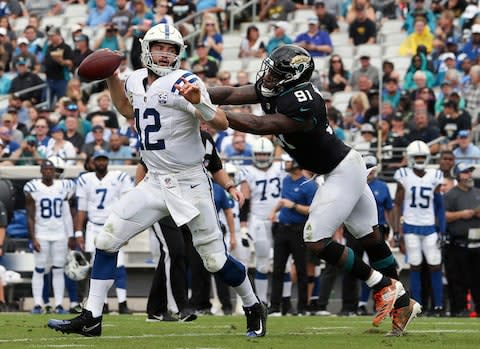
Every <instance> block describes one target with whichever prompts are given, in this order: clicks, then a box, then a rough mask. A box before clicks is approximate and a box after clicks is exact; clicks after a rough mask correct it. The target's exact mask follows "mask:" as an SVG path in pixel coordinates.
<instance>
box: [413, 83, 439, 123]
mask: <svg viewBox="0 0 480 349" xmlns="http://www.w3.org/2000/svg"><path fill="white" fill-rule="evenodd" d="M410 98H411V100H412V101H415V102H416V101H418V100H420V99H421V100H423V101H424V102H425V105H426V106H427V111H428V115H429V117H431V118H433V117H434V116H435V102H436V97H435V92H434V91H433V90H432V89H431V88H428V87H426V86H423V87H419V88H417V89H416V90H414V91H412V92H411V93H410Z"/></svg>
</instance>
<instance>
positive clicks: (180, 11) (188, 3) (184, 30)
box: [170, 0, 197, 37]
mask: <svg viewBox="0 0 480 349" xmlns="http://www.w3.org/2000/svg"><path fill="white" fill-rule="evenodd" d="M170 5H171V8H170V12H171V14H172V16H173V22H174V23H177V22H178V21H180V20H182V19H184V18H186V17H188V16H190V15H193V14H195V13H196V12H197V6H196V5H195V2H194V1H193V0H177V1H173V2H172V3H170ZM177 28H178V30H179V31H180V33H181V34H182V36H183V37H186V36H187V35H188V34H189V33H192V32H193V31H194V30H195V27H194V25H193V20H189V21H186V22H183V23H181V24H178V25H177Z"/></svg>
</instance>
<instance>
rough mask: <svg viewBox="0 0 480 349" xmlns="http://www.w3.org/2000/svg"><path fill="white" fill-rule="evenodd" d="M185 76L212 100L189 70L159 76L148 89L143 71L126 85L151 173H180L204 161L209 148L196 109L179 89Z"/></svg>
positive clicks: (143, 153)
mask: <svg viewBox="0 0 480 349" xmlns="http://www.w3.org/2000/svg"><path fill="white" fill-rule="evenodd" d="M182 77H183V78H185V79H187V80H188V82H190V83H193V82H195V83H197V84H198V86H199V87H200V90H201V93H202V95H203V98H204V99H205V100H207V101H210V97H209V96H208V93H207V91H206V88H205V85H204V84H203V83H202V82H201V80H200V79H199V78H198V77H197V76H196V75H194V74H193V73H191V72H188V71H186V70H175V71H173V72H171V73H169V74H167V75H165V76H163V77H159V78H158V79H156V80H155V81H154V82H153V84H152V85H151V86H150V87H148V88H147V85H146V81H147V69H139V70H136V71H135V72H133V73H132V74H131V75H130V76H129V78H128V80H127V81H126V83H125V90H126V94H127V97H128V98H129V100H130V103H131V104H132V106H133V109H134V113H135V124H136V128H137V131H138V133H139V137H140V141H141V146H140V152H141V156H142V159H143V161H144V162H145V165H146V166H147V168H148V169H149V171H156V172H158V173H161V174H167V173H172V172H180V171H184V170H186V169H188V168H191V167H192V166H194V165H197V164H200V163H201V162H202V161H203V156H204V153H205V148H204V147H203V144H202V140H201V138H200V132H199V120H198V119H197V118H196V117H195V115H194V111H195V107H194V106H193V105H192V104H191V103H190V102H188V101H187V100H186V99H185V98H183V97H182V96H181V95H180V94H179V93H178V91H177V89H176V88H175V85H176V84H180V85H181V84H183V82H182V80H181V78H182Z"/></svg>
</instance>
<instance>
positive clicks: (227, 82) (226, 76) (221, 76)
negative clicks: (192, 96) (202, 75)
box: [217, 70, 233, 86]
mask: <svg viewBox="0 0 480 349" xmlns="http://www.w3.org/2000/svg"><path fill="white" fill-rule="evenodd" d="M217 80H218V82H219V83H220V85H221V86H233V84H232V74H231V73H230V72H228V71H226V70H221V71H219V72H218V74H217Z"/></svg>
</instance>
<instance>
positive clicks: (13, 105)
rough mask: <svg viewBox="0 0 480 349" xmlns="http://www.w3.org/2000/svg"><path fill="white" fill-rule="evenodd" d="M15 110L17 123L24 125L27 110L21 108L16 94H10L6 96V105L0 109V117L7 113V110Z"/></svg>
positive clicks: (26, 119) (21, 105)
mask: <svg viewBox="0 0 480 349" xmlns="http://www.w3.org/2000/svg"><path fill="white" fill-rule="evenodd" d="M13 109H16V112H17V119H18V121H19V122H23V123H26V122H27V121H28V111H27V108H26V107H24V106H23V104H22V100H21V99H20V97H19V96H18V95H17V94H16V93H11V94H10V95H9V96H8V105H7V106H6V107H5V108H0V115H2V114H4V113H7V112H8V110H10V111H12V110H13Z"/></svg>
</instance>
